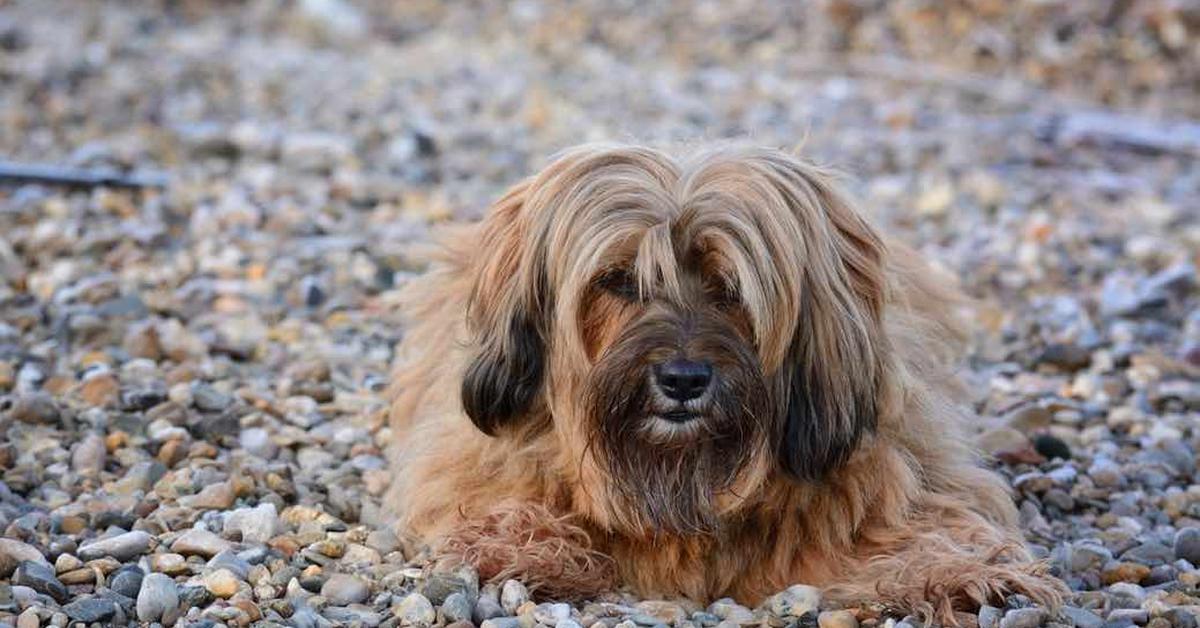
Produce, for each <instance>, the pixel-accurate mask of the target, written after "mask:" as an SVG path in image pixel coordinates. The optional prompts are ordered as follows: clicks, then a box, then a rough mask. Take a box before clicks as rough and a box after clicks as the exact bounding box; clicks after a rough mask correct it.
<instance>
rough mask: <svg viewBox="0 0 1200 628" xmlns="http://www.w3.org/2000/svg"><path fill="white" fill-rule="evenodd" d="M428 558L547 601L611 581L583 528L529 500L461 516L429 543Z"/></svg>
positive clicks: (608, 563) (611, 571) (590, 592)
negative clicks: (513, 584)
mask: <svg viewBox="0 0 1200 628" xmlns="http://www.w3.org/2000/svg"><path fill="white" fill-rule="evenodd" d="M434 559H435V561H437V562H438V563H439V564H442V565H456V564H469V565H471V566H473V567H475V569H476V570H477V571H478V572H479V576H480V579H481V580H484V581H491V582H495V583H500V582H503V581H504V580H506V579H509V578H513V579H516V580H520V581H521V582H522V583H524V584H525V585H526V586H527V587H529V588H530V589H531V590H532V591H534V592H535V593H537V594H539V595H540V596H544V597H547V598H566V599H576V598H582V597H591V596H595V595H597V594H600V593H603V592H607V591H611V590H612V589H613V588H614V586H615V583H616V570H615V566H614V563H613V560H612V559H611V558H610V557H609V556H607V555H606V554H604V553H602V552H600V551H598V550H597V549H596V548H595V546H594V545H593V543H592V539H591V536H590V535H589V533H588V531H587V530H585V529H584V528H583V527H581V526H579V525H578V524H576V523H575V522H574V521H573V520H572V517H569V516H562V515H559V514H557V513H555V512H553V511H551V510H550V509H549V508H547V507H546V506H544V505H542V504H537V503H530V502H509V503H504V504H501V505H498V506H495V507H493V508H492V509H490V510H489V511H488V512H487V513H486V514H484V515H482V516H474V517H466V516H464V517H462V519H461V521H460V522H459V523H458V525H456V526H455V527H453V529H452V530H451V531H450V532H449V533H448V534H447V535H446V536H444V537H443V538H442V539H441V541H440V542H438V543H437V544H436V545H435V547H434Z"/></svg>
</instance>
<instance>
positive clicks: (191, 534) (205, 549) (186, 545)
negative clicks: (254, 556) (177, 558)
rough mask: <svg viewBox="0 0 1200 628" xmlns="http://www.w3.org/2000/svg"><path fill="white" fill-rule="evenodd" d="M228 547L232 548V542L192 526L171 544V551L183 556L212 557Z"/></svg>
mask: <svg viewBox="0 0 1200 628" xmlns="http://www.w3.org/2000/svg"><path fill="white" fill-rule="evenodd" d="M228 549H233V544H232V543H230V542H229V541H226V540H225V539H223V538H221V537H219V536H217V535H215V534H213V533H212V532H209V531H208V530H202V529H200V528H192V529H190V530H188V531H187V532H184V533H183V534H182V535H180V536H179V537H178V538H176V539H175V542H174V543H172V544H171V551H173V552H176V553H178V554H183V555H184V556H193V555H199V556H203V557H205V558H212V557H213V556H216V555H217V554H220V553H221V552H223V551H225V550H228Z"/></svg>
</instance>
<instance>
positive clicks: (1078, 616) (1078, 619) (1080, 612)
mask: <svg viewBox="0 0 1200 628" xmlns="http://www.w3.org/2000/svg"><path fill="white" fill-rule="evenodd" d="M1061 612H1062V614H1063V615H1066V616H1067V618H1068V619H1070V620H1071V625H1073V626H1075V628H1100V626H1103V625H1104V620H1103V619H1101V618H1100V616H1099V615H1096V614H1095V613H1093V612H1091V611H1089V610H1086V609H1082V608H1079V607H1077V606H1063V607H1062V610H1061ZM980 628H983V627H982V626H980Z"/></svg>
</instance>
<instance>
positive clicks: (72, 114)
mask: <svg viewBox="0 0 1200 628" xmlns="http://www.w3.org/2000/svg"><path fill="white" fill-rule="evenodd" d="M157 4H158V3H149V4H144V3H85V4H80V3H69V2H65V0H38V1H37V2H30V1H25V2H21V1H18V2H8V3H0V87H2V88H0V112H4V113H3V115H0V154H2V155H4V156H5V159H11V160H16V161H26V162H49V163H54V164H60V165H64V166H73V167H83V168H99V169H115V170H117V171H126V170H129V171H134V172H137V173H147V174H154V173H161V174H163V175H165V180H166V185H165V187H163V188H162V189H144V190H128V189H118V188H112V187H77V188H66V187H58V186H48V185H37V184H18V185H7V184H5V185H3V186H0V626H7V625H20V626H32V625H56V626H65V625H67V624H68V623H70V622H72V621H79V622H97V623H124V622H133V621H138V622H143V623H154V622H158V623H159V624H162V625H166V626H170V625H180V626H182V625H188V626H211V625H239V626H244V625H262V626H278V625H294V626H333V625H356V624H357V625H364V626H384V627H385V628H392V627H394V626H399V625H401V624H404V623H407V624H410V625H413V626H423V625H433V624H439V625H441V624H452V623H455V622H468V621H469V622H472V623H475V624H484V625H487V626H494V627H496V628H518V627H520V628H534V624H539V625H546V626H557V627H560V628H577V627H583V628H615V627H616V626H622V627H623V628H633V627H635V626H657V625H659V624H669V625H673V626H680V627H686V628H696V627H704V628H711V627H713V626H717V625H722V626H723V628H733V626H735V625H770V626H773V627H774V628H785V627H787V626H789V625H796V626H805V627H809V628H811V627H812V626H821V627H823V628H830V627H835V628H853V627H854V626H858V627H860V628H878V627H884V628H887V627H895V628H908V627H910V626H911V627H915V626H919V625H921V624H922V622H921V618H919V617H908V618H905V616H904V615H903V614H900V612H901V610H902V609H886V608H877V607H875V606H872V605H870V604H867V605H865V606H861V607H848V608H841V607H838V606H837V604H836V603H834V602H833V601H831V600H828V599H823V598H822V596H821V595H820V594H819V592H818V591H817V590H816V589H814V588H812V587H809V586H806V585H810V584H815V583H780V584H781V585H789V586H788V587H787V588H785V589H784V590H783V591H781V592H780V593H779V594H778V595H776V596H774V597H771V598H769V599H768V600H767V601H765V602H764V603H763V604H762V605H761V606H759V607H750V606H747V605H744V601H739V600H729V599H726V600H717V601H711V603H710V604H708V605H707V606H704V605H701V604H700V603H698V602H695V601H684V600H644V599H638V598H637V597H636V596H632V595H630V594H628V593H625V592H614V593H613V594H611V595H608V596H604V597H602V598H601V599H597V600H570V601H566V600H548V599H542V598H541V597H539V596H538V595H537V592H536V591H533V592H531V591H529V590H528V589H527V588H526V587H524V586H523V585H521V584H520V583H519V582H516V581H508V582H496V583H488V582H480V581H479V578H478V576H477V575H476V574H475V573H474V572H471V571H470V570H459V571H451V572H446V571H440V570H435V569H432V568H431V567H430V565H428V563H427V557H426V556H425V555H423V554H421V553H414V552H411V551H409V550H411V549H413V548H405V547H404V546H403V544H402V543H401V539H399V538H398V537H397V536H396V534H395V533H394V531H392V530H390V529H389V527H390V524H391V521H390V520H389V519H388V517H387V516H386V515H385V514H384V512H383V509H382V495H383V493H384V491H385V490H386V488H387V485H388V482H389V481H390V476H389V472H388V469H387V465H386V459H387V455H386V451H387V448H388V446H389V445H390V443H391V438H390V431H389V428H388V427H387V425H386V416H385V407H384V402H383V390H384V389H385V387H386V385H387V381H388V373H389V370H390V367H391V363H392V361H393V358H394V356H393V347H394V346H395V344H396V342H397V341H398V339H399V338H400V337H401V336H402V334H403V333H404V329H403V324H402V323H401V321H399V320H398V318H397V316H396V308H395V305H396V303H397V301H398V298H399V289H400V288H402V287H403V285H404V284H405V282H406V281H408V279H409V278H411V277H412V276H413V275H414V274H416V273H418V272H420V271H421V270H422V269H421V266H420V263H419V262H418V261H417V257H416V256H415V251H416V249H417V248H418V245H420V244H422V243H424V242H426V241H427V240H428V235H429V231H430V229H431V228H433V227H435V226H436V225H438V224H440V223H444V222H447V221H449V220H457V219H471V218H473V217H476V216H478V215H479V214H480V213H481V212H482V211H483V210H484V208H485V207H486V206H487V205H488V203H489V202H491V201H492V200H494V199H495V198H497V197H498V196H499V195H500V193H502V191H503V190H504V189H505V187H506V186H508V185H510V184H512V183H513V182H515V181H517V180H519V179H520V178H521V177H523V176H525V175H527V174H529V173H530V172H533V171H534V170H536V169H537V168H538V167H540V166H541V165H542V164H544V163H545V159H546V157H547V156H548V155H550V154H552V153H554V152H555V151H557V150H559V149H561V148H563V147H566V146H569V145H571V144H574V143H577V142H580V141H584V140H589V139H612V138H616V139H622V138H625V139H633V138H636V139H640V140H645V141H647V142H651V143H669V142H673V141H677V140H683V141H685V142H690V141H693V140H697V139H704V138H710V139H720V138H726V137H743V136H750V137H753V138H754V139H755V140H756V141H760V142H762V143H765V144H771V145H781V146H788V147H791V146H795V145H796V144H797V143H798V142H800V141H801V140H804V142H805V152H806V153H807V154H809V155H810V156H812V157H813V158H815V159H817V160H818V161H821V162H823V163H828V164H832V165H835V166H837V167H839V168H841V169H843V170H844V171H846V172H847V173H849V176H848V177H847V178H846V180H845V185H846V186H847V187H848V188H849V190H850V192H851V193H852V194H853V196H854V197H855V198H856V199H858V203H859V205H861V206H862V208H863V209H864V211H866V212H867V213H868V214H870V215H872V216H873V217H874V219H875V220H876V221H877V222H878V223H879V224H880V225H882V227H883V229H884V230H886V231H887V232H888V233H889V234H892V235H894V236H895V237H897V238H899V239H901V240H903V241H905V242H908V243H910V244H912V245H913V246H915V247H916V248H917V249H918V250H920V251H921V252H922V253H923V254H925V255H926V256H927V257H929V258H930V259H932V260H934V261H935V263H937V264H938V265H940V266H942V267H944V268H946V269H949V270H951V271H952V272H954V273H956V274H957V276H958V278H959V280H960V281H961V283H962V285H963V287H964V289H965V290H966V291H967V292H968V293H969V294H970V295H971V296H972V297H974V298H975V299H976V303H977V307H976V308H975V311H974V313H973V315H974V317H975V319H976V320H975V323H976V327H977V333H976V334H975V335H974V337H973V341H972V354H971V357H970V360H969V362H968V364H967V365H966V369H965V371H964V372H965V375H966V377H967V390H966V393H967V398H968V399H969V400H970V402H971V403H973V404H974V406H975V409H976V410H977V411H978V414H979V415H980V417H981V419H980V421H979V422H978V425H977V426H976V428H977V429H976V430H975V432H977V433H975V434H973V437H976V438H977V444H978V446H979V448H980V450H981V451H982V452H983V453H984V454H986V460H987V464H989V465H991V466H992V467H993V468H995V469H996V470H997V471H998V472H999V473H1001V474H1003V475H1004V476H1005V477H1006V478H1007V479H1008V480H1009V482H1010V483H1011V484H1012V486H1013V487H1014V499H1015V500H1016V502H1017V505H1018V506H1019V509H1020V512H1021V524H1022V526H1023V528H1024V532H1025V534H1026V536H1027V538H1028V539H1029V542H1030V544H1031V547H1032V549H1033V551H1034V552H1035V553H1037V554H1038V555H1039V556H1042V557H1044V558H1045V559H1046V562H1047V565H1048V566H1049V568H1050V569H1051V571H1052V572H1054V573H1055V574H1057V575H1059V576H1061V577H1062V578H1063V579H1064V580H1065V581H1066V582H1067V584H1068V585H1069V586H1070V587H1071V589H1072V593H1071V594H1070V595H1069V596H1068V599H1067V600H1066V602H1067V606H1066V607H1065V608H1064V609H1062V610H1061V611H1053V610H1051V609H1041V608H1036V607H1029V606H1028V605H1027V604H1024V603H1023V602H1021V600H1019V599H1018V598H1016V597H1015V596H1010V597H1009V599H1007V600H1004V599H997V600H993V605H992V606H989V607H985V608H984V609H983V610H981V611H980V612H979V613H978V615H977V616H976V617H975V618H974V620H972V621H976V622H977V623H978V624H979V625H980V626H981V627H984V628H994V627H998V626H1005V627H1007V628H1018V627H1021V626H1034V625H1074V626H1081V627H1085V628H1092V627H1094V626H1102V625H1105V623H1106V622H1107V625H1111V626H1114V627H1115V626H1118V625H1128V624H1130V623H1133V624H1138V625H1145V626H1153V627H1154V628H1167V627H1168V626H1170V627H1173V628H1194V627H1195V626H1196V613H1197V611H1198V610H1200V571H1198V570H1197V567H1198V566H1200V477H1198V475H1197V467H1196V452H1197V451H1198V450H1200V294H1198V292H1200V278H1198V273H1197V265H1198V264H1200V257H1198V256H1197V254H1196V251H1197V250H1200V220H1197V218H1198V213H1200V206H1198V205H1197V202H1196V199H1197V198H1200V163H1198V162H1200V159H1198V158H1200V132H1198V131H1197V130H1196V129H1197V128H1200V127H1198V126H1197V124H1196V122H1195V121H1194V119H1195V118H1197V117H1198V116H1200V104H1198V101H1197V99H1195V98H1194V96H1193V95H1194V94H1195V93H1197V91H1198V90H1200V76H1198V75H1197V73H1196V67H1197V66H1196V64H1195V63H1194V62H1193V61H1194V59H1195V58H1196V55H1197V54H1198V50H1200V48H1198V46H1200V32H1198V31H1197V24H1200V22H1197V21H1196V20H1194V19H1193V18H1194V15H1193V13H1194V11H1192V10H1191V9H1189V8H1187V3H1172V2H1158V1H1157V0H1155V1H1150V2H1144V3H1110V2H1097V3H1080V4H1079V5H1078V6H1075V5H1072V6H1071V7H1069V8H1068V7H1067V6H1066V5H1065V4H1064V3H1053V2H1050V3H1047V2H1042V1H1039V0H1018V1H1016V2H1013V3H998V4H996V3H994V4H996V6H995V7H991V8H988V9H982V8H977V7H975V6H974V5H973V4H970V3H968V5H969V6H968V5H964V6H957V5H955V6H954V7H947V8H945V9H944V10H942V9H936V10H935V9H929V7H928V3H921V2H910V1H908V0H902V1H900V2H895V3H843V2H833V3H803V4H800V5H797V4H795V3H783V2H778V3H716V4H713V5H712V6H709V7H706V8H704V9H703V10H698V11H697V12H696V15H690V14H685V12H681V10H680V9H679V8H678V7H674V5H666V4H664V5H654V4H653V3H651V4H648V5H645V6H639V7H638V10H637V11H630V10H628V8H627V7H617V6H614V5H609V4H608V3H601V2H595V1H593V0H585V1H584V2H578V3H570V4H568V5H562V6H558V5H551V4H546V5H542V4H539V3H518V4H512V5H510V4H507V3H491V4H489V3H484V5H482V6H481V5H479V4H478V3H461V2H447V3H440V2H439V3H432V2H425V1H424V0H421V1H419V2H415V3H385V2H376V1H373V0H372V1H364V2H362V3H350V2H346V1H345V0H322V1H319V2H318V1H309V0H305V1H301V2H283V1H282V0H248V1H247V2H241V3H199V2H189V3H174V4H172V5H171V7H169V8H159V7H157V6H156V5H157ZM176 5H178V6H176ZM1126 5H1129V6H1126ZM1134 5H1136V7H1135V6H1134ZM790 585H795V586H790ZM968 623H969V622H968Z"/></svg>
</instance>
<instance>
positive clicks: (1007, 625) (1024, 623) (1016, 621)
mask: <svg viewBox="0 0 1200 628" xmlns="http://www.w3.org/2000/svg"><path fill="white" fill-rule="evenodd" d="M1045 617H1046V611H1045V610H1044V609H1041V608H1015V609H1013V610H1011V611H1008V612H1007V613H1005V614H1004V617H1003V618H1002V619H1001V620H1000V628H1037V627H1038V626H1040V625H1041V623H1042V620H1043V619H1045Z"/></svg>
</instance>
